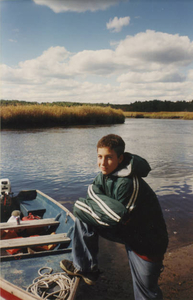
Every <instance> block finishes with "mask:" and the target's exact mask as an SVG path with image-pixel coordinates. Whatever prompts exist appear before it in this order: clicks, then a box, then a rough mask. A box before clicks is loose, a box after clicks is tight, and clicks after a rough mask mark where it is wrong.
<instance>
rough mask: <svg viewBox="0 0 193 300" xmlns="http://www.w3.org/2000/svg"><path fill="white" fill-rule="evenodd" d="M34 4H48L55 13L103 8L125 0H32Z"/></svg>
mask: <svg viewBox="0 0 193 300" xmlns="http://www.w3.org/2000/svg"><path fill="white" fill-rule="evenodd" d="M33 1H34V2H35V3H36V4H39V5H45V6H48V7H49V8H50V9H52V10H53V11H54V12H55V13H60V12H67V11H73V12H85V11H92V12H94V11H97V10H105V9H107V8H108V7H110V6H112V5H116V4H118V3H119V2H124V1H125V0H97V1H96V0H62V1H61V0H33Z"/></svg>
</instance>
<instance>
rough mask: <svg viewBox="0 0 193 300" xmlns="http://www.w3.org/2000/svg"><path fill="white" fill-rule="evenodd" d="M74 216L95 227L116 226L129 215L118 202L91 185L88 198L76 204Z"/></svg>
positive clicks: (81, 199)
mask: <svg viewBox="0 0 193 300" xmlns="http://www.w3.org/2000/svg"><path fill="white" fill-rule="evenodd" d="M73 212H74V215H75V216H76V217H78V218H79V219H80V220H82V221H83V222H85V223H87V224H90V225H95V226H100V227H101V226H102V227H108V226H116V225H117V224H118V223H119V222H121V220H122V218H123V217H124V216H125V214H127V208H126V207H125V206H124V205H123V204H122V203H121V202H119V201H118V200H116V199H113V198H111V197H108V196H107V195H105V194H104V193H103V192H102V191H101V190H100V188H99V187H98V186H97V185H95V184H92V185H89V187H88V195H87V198H86V199H85V198H80V199H79V200H77V201H76V202H75V205H74V211H73Z"/></svg>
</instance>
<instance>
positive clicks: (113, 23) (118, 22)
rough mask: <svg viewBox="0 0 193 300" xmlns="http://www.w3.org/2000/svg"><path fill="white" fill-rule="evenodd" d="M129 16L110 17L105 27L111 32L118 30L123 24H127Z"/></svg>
mask: <svg viewBox="0 0 193 300" xmlns="http://www.w3.org/2000/svg"><path fill="white" fill-rule="evenodd" d="M129 22H130V17H124V18H119V19H118V18H117V17H114V19H113V20H112V19H110V20H109V22H108V23H106V26H107V29H110V30H112V32H120V31H121V30H122V28H123V26H127V25H129Z"/></svg>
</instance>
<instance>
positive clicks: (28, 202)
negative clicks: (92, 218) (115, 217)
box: [0, 190, 79, 300]
mask: <svg viewBox="0 0 193 300" xmlns="http://www.w3.org/2000/svg"><path fill="white" fill-rule="evenodd" d="M13 208H16V209H20V210H21V211H22V215H23V216H25V215H27V214H28V213H29V211H30V210H32V211H33V210H34V209H37V212H38V209H39V212H40V215H41V214H42V215H41V218H43V219H48V218H49V219H50V218H55V219H57V220H58V221H59V225H58V226H57V227H56V228H53V229H54V231H55V234H61V233H65V234H66V235H67V236H68V237H69V238H70V241H69V243H68V244H67V245H64V246H63V245H62V244H61V245H60V244H58V245H57V247H56V248H55V249H54V250H50V251H38V252H36V251H35V252H34V251H32V253H31V252H30V253H28V252H27V253H18V254H17V255H2V256H1V278H0V289H1V297H2V298H3V299H6V300H17V299H23V300H28V299H29V300H32V299H39V297H38V298H37V297H36V296H34V295H33V294H31V293H28V292H27V291H26V290H27V288H28V287H29V286H30V285H31V284H32V282H33V280H34V279H35V278H37V277H38V276H39V275H38V272H39V271H40V270H41V269H42V268H51V269H52V273H59V272H63V270H62V269H61V268H60V261H61V260H63V259H68V260H72V234H73V225H74V216H73V215H72V213H71V212H70V211H69V210H68V209H66V208H65V207H64V206H63V205H61V204H60V203H58V202H57V201H55V200H54V199H52V198H51V197H49V196H47V195H45V194H44V193H42V192H40V191H38V190H36V191H23V192H21V193H19V194H18V196H17V197H15V198H14V199H13ZM42 211H43V213H42ZM18 226H19V225H18ZM51 228H52V226H50V227H48V229H49V230H50V229H51ZM39 230H40V229H38V231H39ZM78 284H79V278H78V277H75V279H74V284H73V287H72V290H71V292H70V295H69V296H68V298H67V299H68V300H73V299H74V297H75V294H76V291H77V288H78Z"/></svg>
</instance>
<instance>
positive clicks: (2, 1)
mask: <svg viewBox="0 0 193 300" xmlns="http://www.w3.org/2000/svg"><path fill="white" fill-rule="evenodd" d="M0 8H1V56H0V63H1V73H0V74H1V75H0V76H1V85H0V90H1V96H0V98H1V99H5V100H24V101H30V102H39V103H42V102H56V101H67V102H88V103H111V104H130V103H133V102H135V101H149V100H155V99H157V100H163V101H164V100H168V101H180V100H185V101H191V100H193V1H192V0H70V1H69V0H0Z"/></svg>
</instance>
